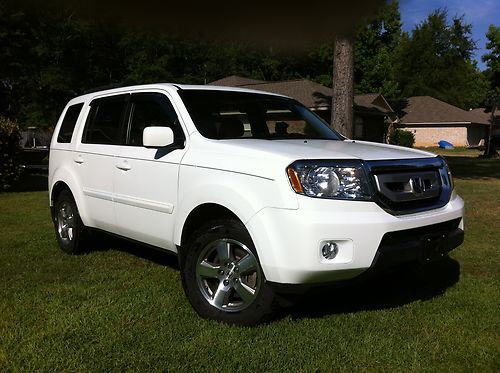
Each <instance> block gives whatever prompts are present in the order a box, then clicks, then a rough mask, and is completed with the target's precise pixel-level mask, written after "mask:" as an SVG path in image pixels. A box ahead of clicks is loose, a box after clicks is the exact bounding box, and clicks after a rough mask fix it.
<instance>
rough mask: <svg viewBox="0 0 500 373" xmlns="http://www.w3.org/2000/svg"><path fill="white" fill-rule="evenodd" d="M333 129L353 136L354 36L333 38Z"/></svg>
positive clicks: (347, 135)
mask: <svg viewBox="0 0 500 373" xmlns="http://www.w3.org/2000/svg"><path fill="white" fill-rule="evenodd" d="M333 54H334V56H333V92H332V121H331V125H332V127H333V129H335V130H336V131H338V132H340V133H341V134H342V135H344V136H346V137H349V138H351V139H352V138H354V124H353V104H354V37H353V36H350V35H349V36H346V35H340V36H337V37H336V38H335V47H334V52H333Z"/></svg>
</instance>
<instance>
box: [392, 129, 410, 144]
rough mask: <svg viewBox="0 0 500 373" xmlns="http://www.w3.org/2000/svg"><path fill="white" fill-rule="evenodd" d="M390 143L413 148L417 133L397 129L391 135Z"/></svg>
mask: <svg viewBox="0 0 500 373" xmlns="http://www.w3.org/2000/svg"><path fill="white" fill-rule="evenodd" d="M389 144H392V145H400V146H406V147H408V148H413V145H414V144H415V135H414V134H413V133H412V132H410V131H405V130H400V129H395V130H394V131H392V133H391V134H390V135H389Z"/></svg>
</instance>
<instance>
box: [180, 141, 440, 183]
mask: <svg viewBox="0 0 500 373" xmlns="http://www.w3.org/2000/svg"><path fill="white" fill-rule="evenodd" d="M189 147H190V150H189V152H188V153H187V154H186V157H185V158H184V159H183V162H182V163H183V164H190V165H193V166H201V167H207V168H215V169H220V170H225V171H234V172H240V173H244V174H250V175H255V176H260V177H266V178H270V179H275V178H276V177H279V176H277V175H283V174H284V172H285V169H286V167H287V166H288V165H290V164H291V163H292V162H294V161H296V160H301V159H362V160H367V161H369V160H389V159H410V158H429V157H436V155H435V154H433V153H429V152H425V151H421V150H416V149H410V148H405V147H401V146H394V145H386V144H378V143H371V142H366V141H357V140H356V141H353V140H344V141H341V140H259V139H231V140H210V139H206V138H204V137H202V136H201V135H200V134H198V133H195V134H192V136H191V144H190V146H189Z"/></svg>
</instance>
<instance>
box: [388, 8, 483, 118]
mask: <svg viewBox="0 0 500 373" xmlns="http://www.w3.org/2000/svg"><path fill="white" fill-rule="evenodd" d="M471 29H472V26H471V25H470V24H465V23H464V21H463V19H462V18H457V17H455V18H453V20H452V22H451V24H448V22H447V12H446V10H442V9H440V10H436V11H435V12H433V13H431V14H430V15H429V16H428V18H427V20H425V21H424V22H422V23H421V24H419V25H417V26H416V27H415V29H414V30H413V31H412V33H411V34H407V33H403V35H402V38H401V41H400V43H399V45H398V48H397V51H396V53H395V56H394V57H393V58H394V61H395V76H396V80H397V81H398V82H399V83H400V84H401V88H402V94H403V96H405V97H409V96H419V95H430V96H433V97H436V98H438V99H441V100H443V101H446V102H448V103H450V104H453V105H456V106H458V107H461V108H463V109H469V108H470V107H477V106H478V105H479V104H480V103H481V102H482V101H484V93H485V87H486V83H485V81H484V79H483V78H482V76H481V74H480V73H479V70H478V69H477V67H476V64H475V62H473V61H472V52H473V50H474V49H475V43H474V41H473V40H472V37H471Z"/></svg>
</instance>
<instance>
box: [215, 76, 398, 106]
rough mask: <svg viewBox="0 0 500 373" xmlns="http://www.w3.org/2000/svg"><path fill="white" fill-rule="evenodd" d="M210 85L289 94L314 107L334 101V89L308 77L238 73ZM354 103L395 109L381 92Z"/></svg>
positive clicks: (360, 96)
mask: <svg viewBox="0 0 500 373" xmlns="http://www.w3.org/2000/svg"><path fill="white" fill-rule="evenodd" d="M209 84H210V85H230V86H233V87H245V88H251V89H256V90H259V91H265V92H270V93H277V94H280V95H283V96H289V97H292V98H294V99H295V100H297V101H299V102H301V103H302V104H303V105H305V106H307V107H309V108H314V109H330V106H331V103H332V89H331V88H329V87H325V86H324V85H322V84H319V83H316V82H313V81H311V80H308V79H295V80H284V81H278V82H265V81H262V80H254V79H248V78H243V77H240V76H236V75H231V76H228V77H227V78H223V79H220V80H216V81H215V82H211V83H209ZM354 105H355V106H356V108H357V109H358V110H361V111H364V112H372V113H378V114H381V113H383V114H388V113H392V112H393V110H392V108H391V107H390V105H389V104H388V103H387V101H386V100H385V99H384V98H383V96H382V95H381V94H380V93H371V94H365V95H356V96H354Z"/></svg>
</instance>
